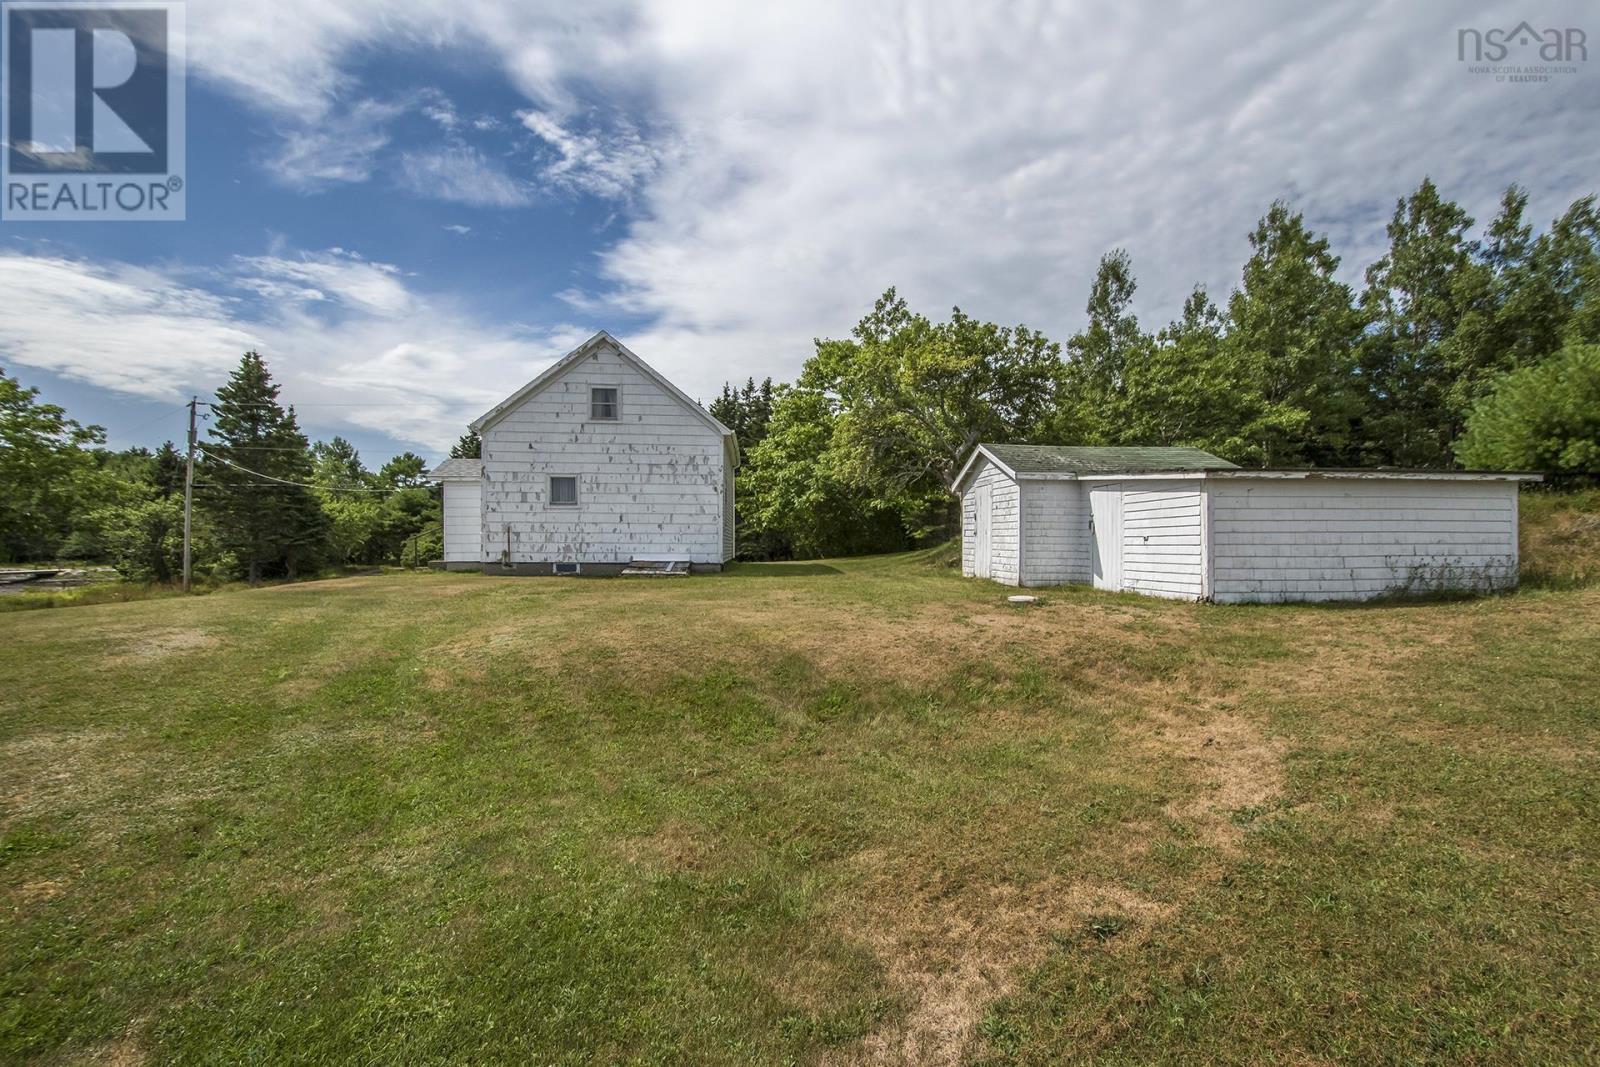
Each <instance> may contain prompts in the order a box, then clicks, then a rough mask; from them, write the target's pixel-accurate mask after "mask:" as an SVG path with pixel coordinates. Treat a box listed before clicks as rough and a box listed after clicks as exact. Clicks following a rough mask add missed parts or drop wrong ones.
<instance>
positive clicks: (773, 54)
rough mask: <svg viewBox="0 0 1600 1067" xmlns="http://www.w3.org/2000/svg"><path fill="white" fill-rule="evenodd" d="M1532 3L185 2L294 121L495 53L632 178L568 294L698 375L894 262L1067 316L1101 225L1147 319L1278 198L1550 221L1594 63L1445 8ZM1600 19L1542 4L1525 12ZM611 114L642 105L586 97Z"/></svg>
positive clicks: (814, 329) (1565, 180)
mask: <svg viewBox="0 0 1600 1067" xmlns="http://www.w3.org/2000/svg"><path fill="white" fill-rule="evenodd" d="M1525 15H1526V12H1523V11H1522V9H1521V8H1518V7H1515V6H1514V5H1501V4H1496V5H1487V6H1479V7H1475V8H1472V9H1468V10H1462V9H1455V8H1449V7H1444V8H1441V7H1439V6H1437V5H1431V6H1430V5H1421V4H1398V3H1372V4H1346V5H1331V6H1326V7H1323V8H1319V9H1318V10H1317V11H1315V12H1305V11H1299V10H1296V11H1293V12H1291V11H1289V10H1287V9H1285V8H1284V6H1283V5H1282V4H1279V3H1276V2H1268V0H1257V2H1243V3H1235V4H1230V5H1225V6H1219V5H1215V4H1211V3H1202V2H1200V0H1189V2H1187V3H1183V4H1178V5H1172V6H1169V7H1164V8H1162V9H1161V10H1160V11H1159V12H1158V11H1155V10H1153V9H1151V8H1148V7H1144V6H1140V5H1131V4H1118V3H1110V2H1104V3H1082V4H1072V5H1066V4H1025V5H1008V6H1002V7H996V6H986V5H975V4H971V3H967V2H957V0H943V2H934V3H921V2H918V3H911V2H903V3H893V4H885V5H867V6H863V5H860V4H858V3H851V2H845V0H818V2H808V3H805V4H789V5H784V4H763V5H755V6H752V5H750V4H748V3H743V2H734V0H719V2H711V3H703V4H681V3H672V2H665V0H663V2H659V3H621V2H605V3H596V4H588V5H581V6H575V5H569V4H561V5H556V4H532V3H529V4H506V3H503V2H499V0H452V2H451V3H450V4H448V5H444V4H438V3H432V2H426V0H338V2H330V0H279V2H278V3H276V4H272V5H267V7H266V8H265V9H263V8H262V6H261V5H259V4H256V3H253V2H252V3H248V4H246V3H245V0H217V2H216V3H208V4H206V5H196V10H194V11H191V13H190V19H191V40H192V41H193V47H192V52H193V54H194V57H195V60H196V66H197V69H198V70H199V72H200V75H201V77H205V78H209V79H211V80H212V81H213V82H214V83H216V84H220V85H223V86H224V87H228V88H230V89H231V90H232V91H235V92H237V93H238V94H239V95H240V97H241V98H242V99H246V100H248V101H250V102H252V103H253V104H255V105H257V106H260V107H263V108H265V109H267V110H268V111H270V112H272V113H274V114H281V115H298V116H302V117H307V116H309V117H319V116H322V115H325V114H335V115H337V114H338V113H339V110H338V106H337V102H338V101H339V100H342V99H346V98H348V97H349V96H350V95H351V92H352V84H353V79H352V76H351V75H350V73H349V71H348V70H347V66H346V64H347V62H348V60H349V57H351V56H357V55H368V54H370V53H371V51H372V50H375V49H381V48H383V47H385V46H393V47H410V46H414V45H416V44H418V43H425V44H426V45H428V46H429V47H432V48H439V49H450V48H454V47H461V48H470V49H472V50H474V51H475V52H483V51H485V50H486V51H487V52H488V53H489V54H490V55H492V56H494V57H495V58H496V60H497V61H498V63H499V64H500V67H501V70H502V71H503V73H504V75H505V76H506V77H507V78H508V79H509V80H510V81H511V83H512V84H513V85H514V86H515V87H516V88H517V89H518V90H519V91H520V92H521V93H522V94H523V95H524V96H525V97H526V99H527V100H528V102H529V105H530V106H529V107H527V108H525V109H523V110H522V111H521V112H519V117H520V120H521V121H522V123H523V125H524V126H525V127H526V128H527V129H529V130H531V131H532V132H533V133H534V134H535V135H536V136H537V137H539V138H540V140H541V141H542V142H543V143H544V144H545V145H547V146H548V148H549V150H550V151H551V152H552V153H553V154H554V157H553V159H552V160H551V161H550V162H549V163H548V164H547V165H546V167H545V170H544V171H543V174H542V175H541V177H542V179H543V181H544V182H545V183H546V184H548V185H554V186H556V187H558V188H563V189H568V190H571V191H573V192H575V193H577V194H579V195H594V196H599V197H604V198H613V199H623V200H626V201H627V203H628V207H629V210H628V212H627V214H626V216H625V217H624V218H623V220H622V226H623V230H622V236H621V238H620V239H619V240H618V241H617V242H616V243H615V244H614V245H611V246H610V247H608V248H605V249H604V250H603V260H602V262H603V265H604V270H605V272H606V276H607V277H608V278H609V279H610V281H611V284H612V286H613V288H612V289H611V291H610V292H601V293H587V294H582V295H579V294H576V293H572V294H568V299H569V302H571V303H573V304H574V305H575V306H579V307H582V308H584V309H585V310H586V313H587V312H588V310H589V309H594V310H597V311H598V310H604V309H611V310H612V311H614V312H623V311H625V312H627V313H629V314H633V315H641V316H644V317H645V318H646V319H647V320H648V321H650V322H652V323H654V326H653V327H652V328H651V329H650V330H649V331H647V332H646V333H645V335H644V336H637V337H634V338H631V340H633V341H634V342H635V347H637V349H638V350H639V351H641V352H642V353H643V354H645V355H646V357H647V358H654V359H656V360H657V361H659V362H660V363H661V364H662V366H663V369H664V370H667V371H668V372H669V373H671V374H673V375H674V376H676V377H677V378H678V379H679V380H681V381H682V384H684V385H685V387H686V388H689V389H690V390H691V391H693V392H697V393H708V392H710V391H711V390H712V389H713V388H714V387H715V383H716V380H718V379H720V377H721V376H723V375H725V374H729V373H734V374H738V375H742V374H744V373H750V372H754V373H758V374H759V373H763V372H767V371H771V372H773V373H778V374H791V373H793V371H794V370H795V369H796V368H797V366H798V364H799V361H800V360H801V359H803V358H804V356H805V355H806V354H807V351H808V349H809V339H810V338H811V337H813V336H817V335H837V334H839V333H842V332H843V331H845V330H847V329H848V328H849V327H850V325H851V324H852V323H853V322H854V320H855V319H856V318H857V317H858V316H859V315H860V314H861V313H862V312H863V311H864V310H865V309H866V307H867V305H868V304H869V303H870V301H871V299H872V298H873V297H874V296H875V295H876V294H877V293H878V292H879V291H881V290H882V289H883V288H884V287H885V286H887V285H890V284H896V285H899V286H900V287H901V290H902V292H904V293H905V294H906V295H907V296H908V297H909V298H910V299H911V300H912V301H913V302H914V303H916V304H917V305H918V306H919V307H922V308H924V309H927V310H928V311H930V312H933V313H941V312H942V311H943V310H944V309H945V308H947V307H948V306H949V305H950V304H953V303H960V304H961V305H962V306H963V307H965V308H966V309H967V310H969V311H970V312H972V313H974V314H977V315H980V316H984V317H987V318H993V319H999V320H1002V321H1008V322H1015V321H1027V322H1029V323H1030V324H1033V325H1036V326H1039V327H1041V328H1044V329H1045V330H1047V331H1048V332H1050V333H1052V334H1054V335H1056V336H1065V335H1066V334H1068V333H1070V332H1071V331H1072V330H1073V329H1075V328H1076V327H1077V326H1078V325H1079V323H1080V322H1081V321H1082V308H1083V303H1084V299H1085V296H1086V294H1087V290H1088V285H1089V281H1090V278H1091V276H1092V273H1093V271H1094V267H1095V263H1096V260H1097V259H1098V257H1099V256H1100V254H1101V253H1102V252H1104V251H1106V250H1107V249H1109V248H1111V247H1114V246H1119V245H1120V246H1125V247H1127V248H1128V249H1129V251H1130V252H1131V254H1132V255H1133V258H1134V265H1135V268H1136V270H1137V272H1138V274H1139V277H1140V281H1141V290H1140V301H1139V304H1140V308H1141V310H1142V312H1143V313H1144V314H1145V316H1146V318H1148V319H1153V320H1157V321H1159V320H1160V319H1163V318H1165V317H1167V316H1170V315H1171V314H1173V313H1175V312H1176V310H1177V308H1178V306H1179V305H1180V303H1181V301H1182V298H1183V296H1184V295H1185V294H1186V293H1187V291H1188V290H1189V288H1190V287H1191V286H1192V285H1193V284H1194V283H1195V282H1197V281H1199V282H1204V283H1206V284H1207V285H1208V286H1210V287H1211V288H1212V289H1213V290H1214V291H1216V292H1217V295H1218V296H1223V295H1225V293H1226V290H1227V288H1228V287H1230V286H1231V285H1232V284H1234V282H1235V281H1236V279H1237V274H1238V269H1239V266H1240V264H1241V263H1242V262H1243V260H1244V258H1245V256H1246V254H1247V252H1248V248H1247V245H1246V242H1245V234H1246V233H1247V232H1248V230H1249V228H1250V226H1251V225H1252V224H1253V223H1254V221H1255V219H1256V218H1257V217H1259V215H1260V214H1261V213H1262V212H1263V211H1264V210H1265V208H1266V207H1267V205H1268V204H1269V203H1270V202H1271V201H1272V200H1273V199H1274V198H1275V197H1280V196H1282V197H1288V198H1289V199H1291V200H1292V201H1293V202H1294V203H1295V204H1296V205H1297V206H1298V207H1300V208H1301V209H1303V210H1304V211H1305V212H1306V213H1307V215H1308V217H1309V219H1310V221H1311V223H1312V224H1313V225H1314V226H1316V227H1318V228H1321V229H1325V230H1328V231H1329V232H1330V234H1331V236H1332V237H1333V238H1334V241H1335V244H1336V247H1337V249H1338V251H1339V252H1340V253H1341V254H1342V255H1343V256H1344V257H1345V264H1346V268H1345V274H1346V276H1347V277H1348V278H1349V279H1351V280H1359V275H1360V270H1361V268H1362V266H1363V265H1364V264H1365V262H1367V261H1368V260H1369V259H1370V258H1372V257H1373V256H1374V255H1375V254H1377V251H1378V249H1379V248H1380V247H1381V244H1382V242H1383V223H1384V222H1385V221H1386V218H1387V215H1388V213H1389V211H1390V210H1391V209H1392V206H1393V202H1394V199H1395V198H1397V197H1399V196H1402V195H1404V194H1405V193H1406V192H1408V191H1409V190H1410V189H1411V188H1414V187H1415V185H1416V183H1417V182H1418V181H1419V180H1420V178H1421V177H1422V176H1423V175H1424V174H1431V175H1432V176H1433V177H1434V179H1435V180H1436V181H1437V182H1439V184H1440V185H1441V186H1442V188H1443V189H1444V191H1445V192H1446V194H1447V195H1450V196H1453V197H1456V198H1458V199H1460V200H1461V201H1462V202H1463V203H1464V204H1465V205H1466V206H1467V207H1468V208H1469V209H1470V210H1472V211H1473V212H1474V213H1475V214H1477V215H1478V216H1479V217H1480V219H1482V217H1483V216H1485V215H1487V214H1488V213H1490V212H1491V211H1492V210H1493V208H1494V203H1495V200H1496V198H1497V196H1498V194H1499V192H1500V191H1501V190H1502V189H1503V188H1504V186H1505V185H1506V184H1507V183H1508V182H1510V181H1512V180H1517V181H1520V182H1523V183H1526V184H1527V185H1529V186H1530V188H1531V190H1532V192H1533V194H1534V201H1533V206H1534V209H1535V211H1536V212H1537V214H1538V215H1539V216H1541V217H1548V216H1550V215H1553V214H1555V213H1556V212H1558V211H1559V210H1560V209H1561V208H1562V207H1564V206H1565V203H1566V202H1567V201H1569V200H1570V199H1572V198H1573V197H1575V196H1577V195H1581V194H1583V193H1586V192H1589V191H1590V190H1591V189H1592V187H1593V184H1594V177H1593V175H1595V174H1596V173H1600V141H1596V139H1594V138H1592V137H1584V136H1582V134H1581V132H1580V131H1583V130H1586V129H1587V126H1586V125H1585V121H1584V120H1585V119H1586V117H1587V115H1588V114H1589V112H1590V111H1592V102H1593V96H1594V86H1595V84H1596V79H1597V78H1600V69H1590V67H1593V66H1594V64H1593V63H1590V64H1588V65H1581V69H1580V70H1579V72H1578V73H1577V74H1575V75H1565V76H1560V77H1557V78H1555V79H1554V80H1553V81H1551V82H1550V83H1546V84H1536V85H1513V84H1505V83H1496V82H1494V81H1493V80H1492V79H1490V78H1487V77H1484V76H1478V75H1473V74H1471V73H1470V72H1469V71H1468V70H1466V69H1465V65H1464V64H1461V63H1459V62H1457V59H1456V30H1457V29H1458V28H1459V27H1460V26H1464V25H1494V24H1502V25H1510V24H1512V23H1514V22H1516V21H1517V20H1518V19H1520V18H1522V17H1524V16H1525ZM1592 15H1593V11H1592V7H1591V6H1590V5H1587V4H1581V3H1574V2H1571V0H1568V2H1564V3H1563V2H1559V0H1558V2H1556V3H1552V4H1546V5H1545V6H1544V8H1543V9H1542V10H1541V12H1540V15H1539V19H1540V21H1541V22H1542V23H1547V24H1550V25H1558V26H1560V25H1580V26H1581V25H1585V24H1586V22H1587V21H1589V20H1590V19H1592ZM614 114H621V115H624V116H627V117H628V118H629V120H631V124H630V123H629V122H624V121H616V120H611V119H609V118H608V119H607V120H606V121H605V122H602V123H598V124H597V123H594V122H593V121H592V118H591V117H592V116H595V115H604V116H611V115H614ZM636 131H648V133H641V132H636ZM408 166H409V170H408V172H407V174H408V178H409V180H410V183H411V184H412V185H413V187H414V186H415V184H422V185H424V186H428V187H432V188H434V189H444V190H446V191H447V195H455V196H456V198H457V199H459V200H461V201H463V202H470V203H490V204H496V205H508V204H514V203H521V202H525V199H526V197H527V196H528V191H527V187H526V186H525V185H522V184H519V183H518V181H517V179H515V178H513V177H511V176H510V175H507V174H505V173H504V172H500V171H498V170H496V169H494V168H493V167H492V165H490V164H488V162H487V161H486V160H483V159H482V157H476V158H475V157H472V156H467V157H456V158H447V157H444V156H441V155H424V156H419V157H413V158H412V159H411V160H410V162H409V164H408ZM325 169H330V170H334V171H338V169H339V168H338V167H337V166H330V167H328V168H325ZM351 169H358V168H351ZM530 177H532V176H530ZM1154 324H1156V323H1152V325H1154Z"/></svg>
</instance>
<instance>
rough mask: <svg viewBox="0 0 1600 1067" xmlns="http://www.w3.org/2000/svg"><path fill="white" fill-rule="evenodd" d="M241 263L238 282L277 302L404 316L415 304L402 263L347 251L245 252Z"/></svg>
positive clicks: (239, 262)
mask: <svg viewBox="0 0 1600 1067" xmlns="http://www.w3.org/2000/svg"><path fill="white" fill-rule="evenodd" d="M238 264H239V268H240V271H239V273H240V278H239V282H238V284H239V285H240V286H241V287H242V288H245V289H249V290H250V291H252V292H254V293H255V294H257V295H258V296H262V297H266V298H269V299H272V300H279V301H285V300H286V301H292V302H297V303H315V302H318V301H333V302H336V303H338V304H341V305H343V306H345V307H347V308H351V309H355V310H359V311H366V312H371V313H373V314H379V315H399V314H401V313H403V312H405V311H407V310H409V309H410V308H411V306H412V304H413V303H414V301H413V297H412V295H411V293H409V292H408V291H407V290H406V287H405V284H404V282H403V281H402V280H401V278H400V269H399V268H398V267H396V266H394V265H393V264H390V263H373V262H369V261H368V260H365V259H362V258H361V257H360V256H359V255H357V254H355V253H353V252H346V251H345V250H343V249H338V248H336V249H331V250H329V251H327V252H320V253H311V252H307V253H302V254H301V255H299V256H297V257H293V258H289V257H284V256H242V257H240V258H239V260H238Z"/></svg>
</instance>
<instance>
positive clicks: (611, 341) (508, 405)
mask: <svg viewBox="0 0 1600 1067" xmlns="http://www.w3.org/2000/svg"><path fill="white" fill-rule="evenodd" d="M601 345H605V346H607V347H609V348H610V349H611V350H612V351H613V352H615V353H616V354H617V355H619V356H621V357H622V358H623V359H624V360H625V361H627V362H628V363H630V364H632V365H633V367H634V369H636V370H637V371H639V373H640V374H643V375H644V376H645V377H646V378H649V379H650V380H651V381H652V382H654V383H655V384H656V385H658V386H660V387H661V391H662V392H664V393H666V394H667V395H668V396H670V397H672V398H673V399H674V400H676V401H677V402H678V403H680V404H682V405H683V406H684V407H685V408H688V409H689V410H690V411H691V412H693V413H694V414H695V415H696V416H697V417H699V418H700V419H701V420H702V421H703V422H705V424H706V425H707V426H709V427H711V429H713V430H715V431H717V433H719V434H721V435H722V436H723V437H724V438H725V439H726V440H727V441H728V443H729V446H730V447H731V448H732V450H733V459H734V462H735V463H737V462H738V460H739V445H738V442H737V440H736V439H735V438H734V435H733V431H732V430H730V429H728V428H727V427H726V426H724V425H722V423H721V422H719V421H717V419H716V417H715V416H713V415H712V414H711V412H709V411H707V410H706V409H705V408H703V407H701V406H700V405H699V404H697V403H695V402H694V401H693V400H692V399H690V398H689V395H688V394H687V393H685V392H684V391H683V390H681V389H679V388H678V387H677V386H676V385H673V384H672V383H671V382H669V381H668V380H667V379H666V378H664V377H662V375H661V373H660V372H659V371H657V370H656V369H655V368H654V367H652V366H650V364H648V363H646V362H645V361H644V360H642V359H640V358H639V357H638V356H637V355H635V354H634V353H633V351H632V350H630V349H629V348H628V346H627V345H625V344H623V343H622V342H621V341H619V340H617V339H616V338H615V337H613V336H611V335H610V334H609V333H607V332H606V331H605V330H601V331H600V332H599V333H596V334H595V335H594V336H593V337H591V338H589V339H588V340H587V341H585V342H583V344H581V345H579V346H578V347H577V348H574V349H573V350H572V351H571V352H568V353H567V354H566V355H564V356H562V357H561V358H560V359H558V360H556V361H555V362H554V363H552V364H550V366H548V367H546V368H545V369H544V371H543V372H541V373H540V374H539V376H538V377H537V378H535V379H534V380H533V381H531V382H529V383H528V384H527V385H524V386H523V387H522V388H521V389H518V390H517V391H516V392H514V393H512V394H511V395H510V396H508V397H506V398H505V399H504V400H502V401H500V403H498V404H496V405H495V406H494V407H492V408H490V409H489V410H488V411H486V412H484V413H483V414H482V415H479V416H478V417H477V418H476V419H474V420H473V421H472V430H473V432H474V433H480V434H481V433H483V432H484V431H485V430H487V429H489V427H491V426H493V425H494V424H495V423H497V422H499V421H500V420H501V419H503V418H505V417H506V416H507V415H509V414H510V413H511V412H513V411H515V410H516V409H517V408H518V407H520V406H521V405H522V403H523V402H524V401H526V400H527V399H528V398H529V397H531V396H533V395H534V394H535V393H537V392H539V391H540V390H541V389H543V388H544V387H545V386H547V385H549V384H550V383H551V382H553V381H555V380H556V379H557V378H559V377H561V375H563V374H565V373H566V372H567V370H568V369H569V368H571V367H572V366H574V365H575V364H577V363H579V362H581V361H582V360H584V359H585V358H587V357H588V356H590V355H592V354H593V353H594V351H595V349H596V348H597V347H599V346H601Z"/></svg>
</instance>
